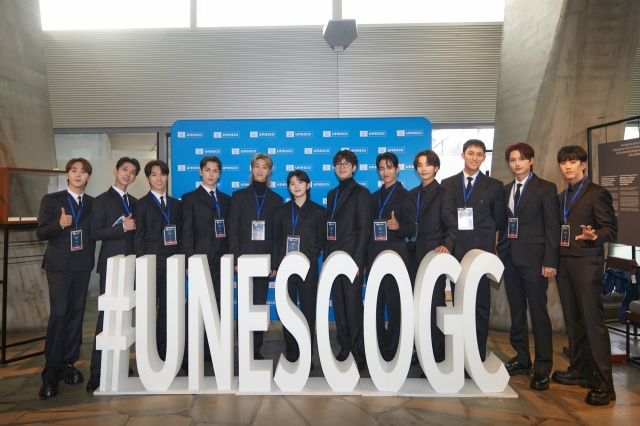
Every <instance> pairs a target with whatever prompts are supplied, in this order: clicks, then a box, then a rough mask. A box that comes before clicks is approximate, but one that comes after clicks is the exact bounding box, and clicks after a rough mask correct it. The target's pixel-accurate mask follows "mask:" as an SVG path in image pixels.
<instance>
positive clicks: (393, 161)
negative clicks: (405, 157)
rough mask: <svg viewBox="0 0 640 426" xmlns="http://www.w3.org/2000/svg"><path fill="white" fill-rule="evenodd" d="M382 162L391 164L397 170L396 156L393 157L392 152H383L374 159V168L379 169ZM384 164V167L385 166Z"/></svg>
mask: <svg viewBox="0 0 640 426" xmlns="http://www.w3.org/2000/svg"><path fill="white" fill-rule="evenodd" d="M382 160H385V163H386V164H389V163H391V164H393V167H394V168H396V169H397V168H398V156H397V155H395V154H394V153H393V152H385V153H384V154H380V155H378V156H377V157H376V168H379V167H380V162H381V161H382ZM386 164H385V165H386Z"/></svg>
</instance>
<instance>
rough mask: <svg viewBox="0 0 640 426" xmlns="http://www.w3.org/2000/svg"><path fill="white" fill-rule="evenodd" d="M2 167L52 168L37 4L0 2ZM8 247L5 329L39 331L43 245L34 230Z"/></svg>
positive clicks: (45, 302) (43, 316)
mask: <svg viewBox="0 0 640 426" xmlns="http://www.w3.org/2000/svg"><path fill="white" fill-rule="evenodd" d="M5 166H11V167H29V168H44V169H51V168H54V167H55V166H56V156H55V149H54V144H53V124H52V120H51V107H50V104H49V85H48V83H47V71H46V63H45V57H44V42H43V38H42V27H41V23H40V4H39V2H38V0H24V1H23V0H20V1H18V0H0V167H5ZM45 190H46V188H43V194H44V193H45V192H46V191H45ZM32 201H33V200H32ZM15 202H23V203H24V202H26V203H27V204H32V203H31V202H29V200H15ZM1 238H2V237H0V239H1ZM10 243H11V244H12V245H13V246H14V247H16V249H15V250H14V249H11V250H10V254H9V256H10V258H9V271H8V273H9V291H8V299H9V308H8V310H7V317H8V318H7V325H8V328H9V329H10V330H18V331H22V330H25V331H26V330H30V331H33V330H44V328H45V327H46V324H47V320H48V317H49V292H48V289H47V282H46V277H45V275H44V271H42V270H41V269H40V264H41V262H42V255H43V253H44V247H45V245H44V244H43V243H41V242H39V241H37V239H36V237H35V232H12V233H11V234H10ZM19 258H20V259H19Z"/></svg>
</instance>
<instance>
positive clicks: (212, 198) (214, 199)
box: [209, 191, 266, 217]
mask: <svg viewBox="0 0 640 426" xmlns="http://www.w3.org/2000/svg"><path fill="white" fill-rule="evenodd" d="M211 192H213V191H211ZM214 194H215V192H214ZM265 194H266V192H265ZM209 196H210V197H211V201H213V204H215V206H216V210H218V217H220V201H218V197H215V196H213V195H211V194H209Z"/></svg>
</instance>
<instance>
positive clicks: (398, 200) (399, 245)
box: [367, 182, 411, 271]
mask: <svg viewBox="0 0 640 426" xmlns="http://www.w3.org/2000/svg"><path fill="white" fill-rule="evenodd" d="M381 192H382V189H378V190H377V191H376V192H374V193H373V194H371V220H370V222H369V228H370V230H371V235H370V236H369V245H368V247H367V270H369V271H370V270H371V266H372V265H373V261H374V260H376V256H377V255H379V254H380V253H382V252H383V251H385V250H393V251H395V252H396V253H398V254H399V255H400V257H402V260H404V263H405V264H407V262H408V261H409V251H408V250H407V242H406V239H405V237H404V235H402V234H401V228H400V229H397V230H395V231H391V230H390V229H387V241H376V240H375V233H374V232H373V221H374V220H378V217H379V216H380V208H379V207H378V206H381V205H382V204H384V200H381V199H380V193H381ZM408 195H409V191H407V189H406V188H405V187H404V186H402V183H400V182H398V184H397V186H396V188H395V189H394V190H393V193H392V194H391V196H390V197H389V201H387V204H386V205H385V206H384V209H383V210H382V220H385V221H386V220H389V219H391V212H393V213H394V216H395V218H396V220H397V221H398V223H400V224H402V222H403V221H405V220H406V221H410V220H411V218H409V219H407V218H405V217H403V211H402V204H403V203H404V201H405V198H407V196H408Z"/></svg>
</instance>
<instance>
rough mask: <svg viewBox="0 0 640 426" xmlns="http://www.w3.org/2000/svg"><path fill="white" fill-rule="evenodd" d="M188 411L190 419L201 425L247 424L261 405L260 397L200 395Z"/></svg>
mask: <svg viewBox="0 0 640 426" xmlns="http://www.w3.org/2000/svg"><path fill="white" fill-rule="evenodd" d="M197 398H198V399H197V401H196V402H195V403H194V406H193V408H192V409H191V411H190V416H191V418H192V419H193V420H194V421H196V422H202V423H217V424H226V423H240V424H249V423H251V421H252V420H253V418H254V412H255V411H256V410H258V408H259V407H260V405H261V401H262V399H263V397H261V396H236V395H201V396H198V397H197Z"/></svg>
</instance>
